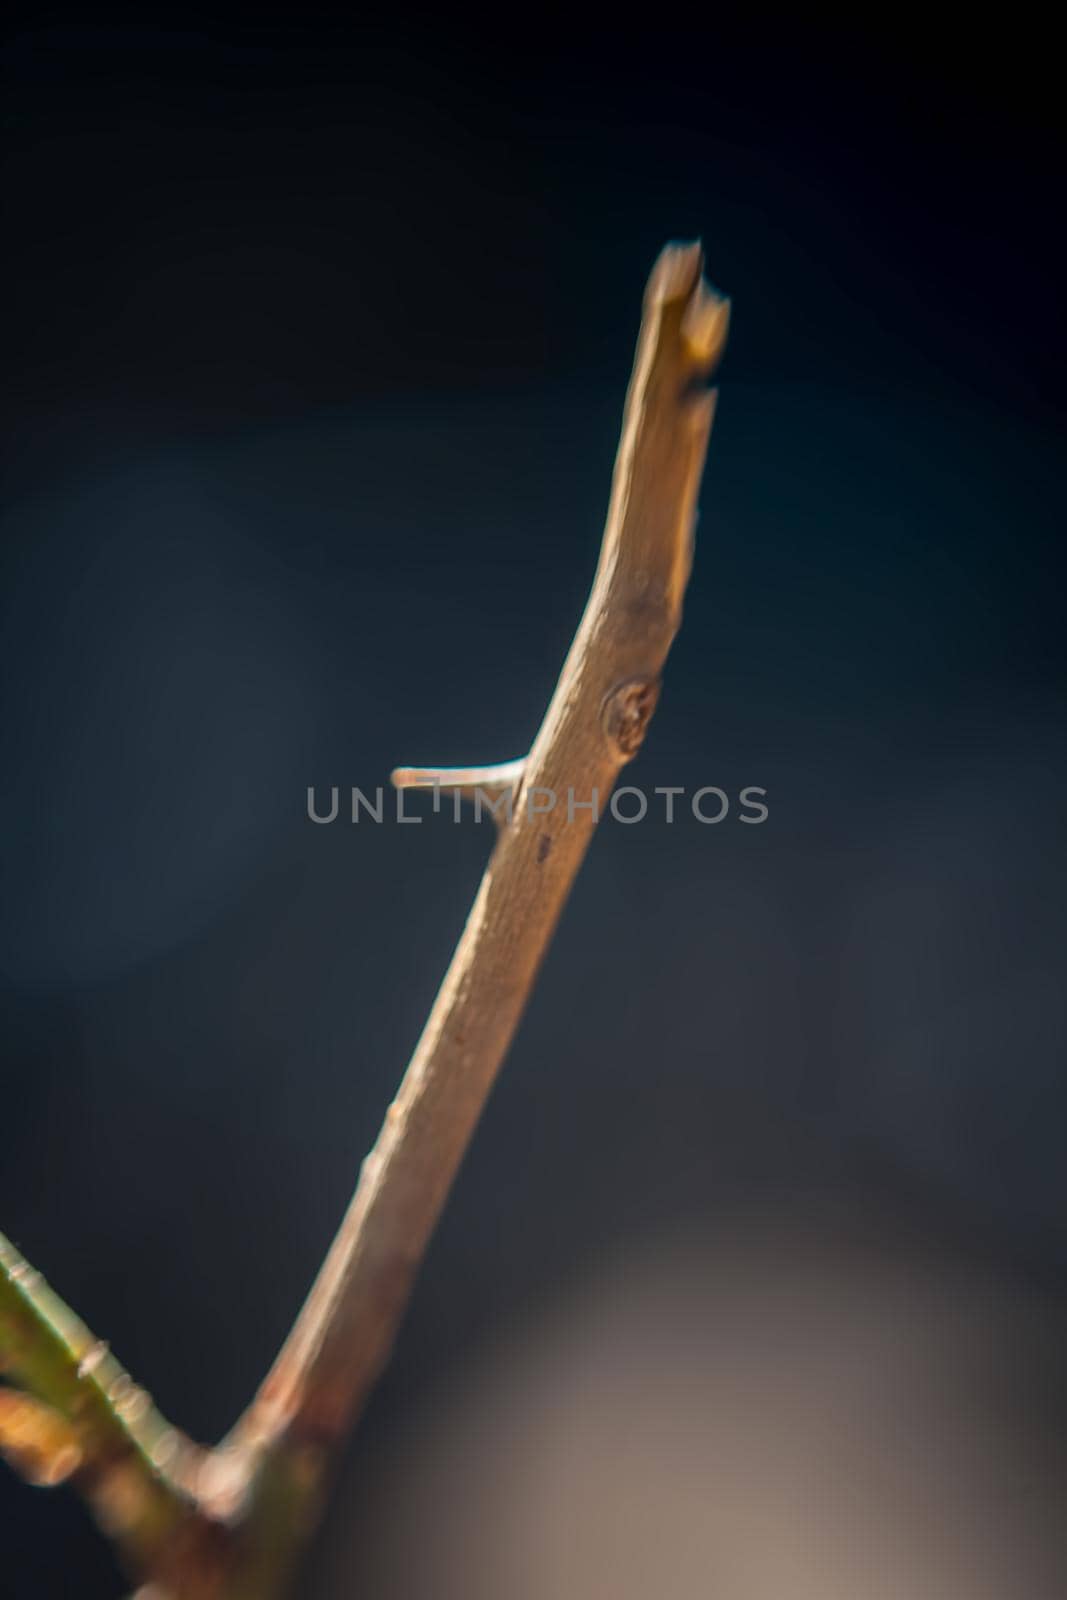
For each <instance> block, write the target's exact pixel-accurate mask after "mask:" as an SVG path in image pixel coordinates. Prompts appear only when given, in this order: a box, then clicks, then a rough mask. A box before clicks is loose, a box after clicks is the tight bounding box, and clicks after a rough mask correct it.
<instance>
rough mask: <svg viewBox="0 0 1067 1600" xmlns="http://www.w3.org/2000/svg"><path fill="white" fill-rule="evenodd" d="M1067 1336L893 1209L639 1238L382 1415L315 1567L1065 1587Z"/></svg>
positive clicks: (676, 1597)
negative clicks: (904, 1223) (897, 1217)
mask: <svg viewBox="0 0 1067 1600" xmlns="http://www.w3.org/2000/svg"><path fill="white" fill-rule="evenodd" d="M805 1213H806V1214H805ZM1065 1335H1067V1314H1065V1307H1064V1306H1063V1304H1062V1302H1061V1303H1060V1304H1059V1305H1056V1304H1055V1303H1052V1304H1050V1303H1049V1302H1048V1300H1047V1299H1046V1298H1045V1297H1043V1296H1042V1295H1040V1294H1037V1293H1034V1292H1033V1291H1029V1292H1028V1291H1025V1290H1023V1289H1021V1288H1020V1286H1019V1285H1017V1284H1015V1285H1013V1284H1012V1283H1011V1282H1010V1281H1007V1280H1005V1279H1004V1278H1003V1277H998V1276H997V1275H996V1274H994V1273H991V1272H990V1271H988V1270H981V1269H980V1268H979V1267H978V1266H977V1265H975V1264H973V1263H971V1264H969V1265H968V1264H966V1263H965V1262H963V1261H961V1259H960V1258H959V1257H958V1256H953V1255H952V1254H949V1253H947V1252H946V1253H944V1254H940V1253H938V1252H936V1251H934V1250H933V1249H932V1248H931V1246H930V1243H929V1240H928V1239H926V1240H925V1241H922V1240H920V1239H918V1238H916V1237H915V1236H911V1237H908V1236H906V1235H905V1233H904V1231H903V1230H902V1229H901V1228H900V1227H899V1223H898V1224H897V1225H896V1226H894V1225H893V1224H891V1223H889V1222H888V1221H887V1219H886V1218H885V1217H882V1218H880V1219H877V1220H876V1219H875V1218H874V1217H873V1216H872V1215H870V1214H868V1215H867V1216H866V1217H861V1216H860V1215H858V1214H855V1213H854V1214H853V1215H852V1216H850V1217H846V1216H844V1215H843V1214H841V1212H840V1210H838V1211H837V1214H836V1215H835V1214H834V1211H833V1210H832V1209H823V1210H819V1211H818V1212H816V1211H813V1210H811V1209H810V1208H805V1207H801V1208H800V1209H799V1211H798V1209H797V1208H796V1207H794V1208H791V1209H790V1211H789V1212H788V1213H786V1214H782V1213H781V1212H774V1211H768V1212H764V1213H762V1214H753V1213H752V1212H750V1211H749V1212H744V1211H742V1212H735V1213H734V1214H727V1215H724V1216H723V1217H722V1219H721V1221H720V1224H719V1226H718V1228H717V1229H716V1230H715V1232H714V1233H712V1234H710V1235H702V1236H700V1237H696V1238H694V1237H693V1236H692V1235H690V1236H688V1237H687V1236H686V1235H685V1234H684V1233H681V1234H660V1235H653V1236H651V1237H649V1238H645V1239H644V1240H642V1241H640V1242H638V1241H630V1242H629V1244H628V1245H627V1246H619V1247H617V1248H616V1250H615V1251H614V1252H613V1253H612V1254H611V1255H610V1256H609V1257H606V1258H605V1259H604V1260H602V1261H601V1262H600V1263H599V1264H598V1265H597V1267H596V1268H595V1270H592V1271H591V1272H590V1273H589V1274H588V1276H587V1278H586V1279H585V1281H584V1282H583V1283H582V1285H581V1288H580V1289H579V1290H577V1291H576V1292H574V1293H572V1294H570V1295H567V1296H563V1297H561V1298H559V1299H558V1300H556V1301H555V1302H553V1303H551V1304H548V1305H544V1306H542V1307H539V1308H538V1310H537V1312H536V1313H535V1314H534V1315H532V1316H531V1317H530V1318H529V1320H528V1321H527V1322H526V1323H525V1324H523V1325H521V1326H519V1325H515V1326H513V1327H511V1328H510V1329H508V1330H507V1331H505V1332H503V1333H501V1335H500V1336H499V1337H498V1338H496V1339H493V1340H489V1339H487V1340H484V1341H483V1342H482V1343H481V1344H480V1345H479V1346H478V1347H477V1348H475V1349H472V1350H470V1351H469V1352H467V1356H466V1359H464V1360H463V1361H460V1362H457V1363H456V1370H455V1371H454V1372H452V1373H450V1374H449V1375H448V1377H447V1378H446V1379H444V1380H442V1381H439V1382H438V1384H437V1385H436V1386H435V1388H434V1390H433V1392H432V1393H431V1394H430V1395H429V1396H428V1397H427V1398H426V1399H425V1401H424V1402H423V1403H422V1404H421V1405H419V1406H416V1407H414V1408H413V1409H412V1410H411V1412H410V1414H409V1415H408V1416H407V1417H406V1418H405V1420H404V1422H403V1425H402V1426H401V1427H400V1428H398V1429H397V1430H396V1431H395V1433H391V1434H390V1435H389V1436H388V1437H385V1438H382V1439H381V1440H380V1441H379V1446H378V1448H377V1450H376V1451H375V1453H374V1454H373V1456H372V1457H369V1458H367V1459H365V1460H364V1463H363V1481H362V1483H361V1484H360V1486H359V1487H358V1488H357V1489H355V1491H354V1492H350V1493H349V1494H348V1495H347V1497H346V1498H345V1499H344V1500H343V1501H342V1503H341V1504H340V1505H339V1506H338V1508H337V1510H336V1512H335V1514H334V1515H333V1516H332V1518H331V1524H330V1534H329V1541H328V1544H327V1547H326V1549H325V1550H324V1552H323V1555H322V1558H321V1563H320V1565H319V1567H318V1571H317V1574H316V1579H315V1582H314V1583H313V1585H312V1589H313V1593H314V1595H315V1596H316V1597H320V1596H321V1597H322V1600H347V1597H348V1596H351V1595H355V1594H365V1593H366V1594H375V1595H378V1596H381V1597H390V1600H391V1597H394V1596H395V1597H397V1600H400V1597H403V1600H499V1597H500V1596H503V1595H506V1596H508V1597H509V1600H546V1597H549V1596H551V1597H552V1600H650V1597H653V1596H654V1597H656V1600H693V1597H695V1596H706V1597H708V1600H718V1597H723V1600H782V1597H784V1596H789V1597H793V1600H916V1597H917V1596H922V1597H923V1600H1008V1597H1014V1596H1026V1597H1027V1600H1057V1597H1058V1596H1061V1595H1062V1594H1063V1593H1064V1592H1065V1591H1067V1551H1065V1549H1064V1544H1063V1539H1062V1520H1063V1507H1064V1495H1065V1492H1067V1442H1065V1433H1064V1427H1063V1424H1064V1421H1065V1414H1064V1400H1065V1398H1067V1397H1065V1394H1064V1388H1063V1376H1064V1371H1063V1363H1062V1356H1061V1352H1062V1349H1063V1343H1064V1338H1065Z"/></svg>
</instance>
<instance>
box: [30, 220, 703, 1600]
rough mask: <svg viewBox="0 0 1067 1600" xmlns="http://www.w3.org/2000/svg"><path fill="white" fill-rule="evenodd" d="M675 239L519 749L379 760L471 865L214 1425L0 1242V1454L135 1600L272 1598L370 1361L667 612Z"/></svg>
mask: <svg viewBox="0 0 1067 1600" xmlns="http://www.w3.org/2000/svg"><path fill="white" fill-rule="evenodd" d="M702 266H703V257H702V253H701V250H700V247H699V246H698V245H672V246H668V247H667V248H666V249H665V250H664V251H663V253H662V255H661V256H660V258H659V261H658V262H657V264H656V266H655V268H654V270H653V272H652V276H651V278H650V280H649V283H648V287H647V290H646V292H645V299H644V308H643V316H642V322H641V329H640V335H639V338H638V344H637V353H636V358H635V363H634V370H633V376H632V378H631V382H630V387H629V391H628V394H627V398H626V406H625V412H624V418H623V428H622V438H621V443H620V446H619V452H618V457H617V460H616V464H615V471H614V476H613V480H612V489H611V500H610V506H609V511H608V518H607V525H606V529H605V533H604V540H603V544H602V548H601V553H600V559H599V563H598V566H597V570H596V576H595V579H594V582H593V587H592V592H591V594H590V597H589V601H588V604H587V606H586V609H585V612H584V615H583V617H582V619H581V622H580V624H579V627H578V630H577V633H576V635H575V638H574V642H573V644H572V646H571V649H570V652H569V653H568V655H567V658H566V661H565V662H564V664H563V669H562V672H561V675H560V679H559V683H558V685H557V687H556V690H555V693H554V694H553V696H552V699H551V701H550V703H549V706H548V709H547V711H546V713H545V717H544V720H543V722H542V724H541V728H540V730H539V732H538V734H537V737H536V738H535V739H534V742H533V745H532V747H531V749H530V751H529V753H528V755H526V756H525V757H524V758H523V759H522V760H518V761H508V762H504V763H502V764H499V765H496V766H490V767H458V768H446V767H442V768H432V767H401V768H398V769H397V770H396V771H395V772H394V773H393V782H394V784H395V785H396V786H397V787H398V788H399V789H430V790H432V791H434V793H435V803H436V796H437V792H438V791H440V790H448V791H453V792H455V793H457V794H458V795H459V796H461V797H463V798H465V799H468V800H471V801H473V802H474V803H475V805H476V806H479V805H480V804H482V803H483V802H484V805H485V808H487V809H490V810H491V812H492V814H493V816H494V820H495V821H496V823H497V837H496V843H495V848H494V850H493V854H492V858H491V860H490V862H489V865H488V867H487V869H486V873H485V876H484V877H483V879H482V883H481V886H480V888H479V890H478V893H477V896H476V898H475V901H474V905H473V907H472V909H471V912H470V915H469V917H468V919H467V924H466V927H465V928H464V930H463V933H462V936H461V938H460V940H459V944H458V946H457V948H456V952H455V954H454V956H453V958H452V962H451V965H450V966H449V969H448V972H447V973H446V975H445V978H444V981H443V982H442V985H441V988H440V991H439V992H438V995H437V999H436V1001H435V1002H434V1005H433V1008H432V1010H431V1012H430V1016H429V1019H428V1020H427V1023H426V1026H425V1028H424V1030H423V1034H422V1037H421V1038H420V1039H419V1041H418V1044H417V1045H416V1047H415V1052H414V1054H413V1056H412V1059H411V1062H410V1065H409V1066H408V1069H407V1071H406V1073H405V1075H404V1078H403V1081H402V1082H401V1085H400V1088H399V1090H398V1093H397V1096H396V1098H395V1100H394V1101H393V1103H392V1105H391V1106H390V1107H389V1109H388V1111H387V1113H386V1116H385V1120H384V1122H383V1125H382V1128H381V1132H380V1133H379V1135H378V1139H377V1141H376V1143H375V1145H374V1148H373V1150H372V1151H371V1152H370V1154H369V1155H368V1156H367V1158H366V1160H365V1161H364V1163H363V1167H362V1170H361V1173H360V1178H359V1183H358V1185H357V1187H356V1191H355V1194H354V1196H353V1199H352V1202H351V1204H350V1206H349V1209H348V1212H347V1214H346V1216H345V1218H344V1220H343V1221H342V1223H341V1227H340V1229H339V1231H338V1233H337V1236H336V1238H335V1239H334V1242H333V1244H332V1245H331V1247H330V1249H329V1251H328V1253H327V1256H326V1259H325V1261H324V1263H323V1265H322V1268H321V1270H320V1272H319V1275H318V1277H317V1279H316V1281H315V1283H314V1285H313V1287H312V1289H311V1292H310V1294H309V1296H308V1298H307V1301H306V1302H305V1304H304V1307H303V1309H302V1310H301V1312H300V1314H299V1315H298V1317H297V1319H296V1322H295V1324H294V1326H293V1328H292V1331H291V1333H290V1334H289V1337H288V1338H287V1340H286V1342H285V1344H284V1346H283V1347H282V1350H281V1352H280V1354H279V1355H278V1358H277V1360H276V1361H275V1363H274V1366H273V1367H272V1369H271V1371H270V1372H269V1373H268V1375H267V1377H266V1379H265V1380H264V1382H263V1384H262V1386H261V1388H260V1390H259V1392H258V1394H257V1395H256V1396H255V1398H254V1399H253V1401H252V1403H251V1405H250V1406H249V1407H248V1409H247V1411H246V1412H245V1413H244V1415H243V1416H242V1418H241V1419H240V1421H239V1422H238V1423H237V1425H236V1427H235V1428H234V1430H233V1432H232V1433H231V1434H230V1436H229V1437H228V1438H227V1439H226V1440H224V1441H223V1442H222V1444H221V1445H219V1446H217V1447H216V1448H215V1449H213V1450H205V1449H201V1448H200V1447H198V1446H195V1445H193V1444H191V1443H190V1442H189V1441H188V1440H187V1439H186V1438H185V1437H184V1436H183V1435H182V1434H181V1433H180V1432H179V1431H178V1430H177V1429H175V1428H173V1427H171V1425H170V1424H169V1423H167V1422H166V1421H165V1420H164V1419H163V1418H162V1417H160V1416H159V1414H158V1413H157V1411H156V1410H155V1407H154V1406H153V1405H152V1402H151V1400H150V1399H149V1397H148V1396H147V1395H146V1394H144V1392H143V1391H142V1390H140V1389H138V1388H137V1386H136V1385H134V1384H133V1382H132V1380H131V1379H130V1378H129V1377H128V1376H127V1375H126V1374H125V1373H124V1372H123V1370H122V1368H121V1367H120V1366H119V1365H118V1363H117V1362H116V1361H115V1359H114V1357H113V1356H112V1355H111V1353H110V1351H109V1350H108V1349H107V1347H106V1345H104V1344H102V1343H101V1342H99V1341H97V1340H96V1339H94V1338H93V1336H92V1335H91V1334H90V1333H89V1331H88V1330H87V1329H86V1328H85V1327H84V1325H83V1324H82V1323H80V1322H79V1321H78V1319H77V1318H76V1317H74V1315H73V1314H72V1313H71V1312H70V1311H69V1310H68V1309H67V1307H66V1306H64V1305H63V1304H62V1302H61V1301H59V1300H58V1298H57V1297H56V1296H55V1295H53V1294H52V1292H51V1291H50V1290H49V1289H48V1288H47V1287H46V1286H45V1285H44V1284H43V1282H42V1281H41V1280H40V1279H39V1277H38V1276H37V1275H36V1274H34V1273H33V1272H32V1269H30V1268H29V1267H28V1266H27V1264H26V1263H25V1262H24V1261H23V1260H22V1258H21V1257H20V1256H19V1255H18V1253H17V1252H16V1251H15V1250H14V1249H13V1247H12V1246H10V1245H8V1244H7V1242H6V1241H2V1240H0V1376H2V1377H4V1378H6V1379H7V1380H8V1385H7V1386H6V1387H5V1386H2V1385H0V1450H3V1451H4V1452H5V1453H6V1454H7V1455H8V1457H9V1459H10V1460H11V1461H12V1462H13V1464H14V1465H15V1466H16V1468H18V1469H19V1470H21V1471H22V1472H23V1473H24V1475H26V1476H27V1477H29V1478H30V1479H31V1481H36V1482H43V1483H53V1482H58V1481H61V1480H62V1479H64V1478H69V1479H71V1480H72V1481H73V1482H75V1483H76V1484H77V1485H78V1486H79V1487H80V1488H81V1489H82V1490H83V1491H84V1492H85V1494H86V1496H87V1498H88V1499H89V1501H90V1503H91V1504H92V1506H93V1507H94V1509H95V1511H96V1513H97V1515H98V1517H99V1518H100V1520H101V1522H102V1523H103V1525H104V1527H105V1528H106V1530H107V1531H108V1532H109V1533H110V1534H111V1535H112V1536H113V1538H114V1539H115V1541H116V1543H117V1545H118V1548H119V1550H120V1553H121V1555H122V1556H123V1557H124V1559H125V1561H126V1563H127V1565H128V1566H129V1568H130V1570H131V1572H132V1573H133V1574H134V1576H135V1577H136V1578H137V1580H138V1581H140V1582H142V1583H143V1584H144V1585H145V1586H146V1587H145V1588H143V1589H142V1590H141V1591H140V1592H139V1593H140V1595H141V1600H148V1596H149V1595H151V1600H274V1597H276V1596H280V1595H282V1594H283V1593H284V1592H285V1590H286V1587H287V1583H288V1579H289V1576H290V1574H291V1570H292V1566H293V1562H294V1560H295V1558H296V1555H297V1553H298V1550H299V1548H300V1545H301V1544H302V1542H303V1541H304V1539H305V1538H306V1536H307V1533H308V1531H309V1528H310V1527H311V1525H312V1524H313V1522H314V1518H315V1515H316V1512H317V1508H318V1504H319V1501H320V1498H321V1494H322V1489H323V1484H324V1481H325V1478H326V1476H327V1473H328V1469H329V1466H330V1464H331V1462H332V1461H333V1460H334V1459H335V1458H336V1454H337V1451H338V1449H339V1447H340V1445H341V1444H342V1442H343V1440H344V1438H345V1437H346V1435H347V1434H348V1432H349V1430H350V1428H351V1426H352V1424H353V1422H354V1420H355V1418H356V1417H357V1415H358V1413H359V1411H360V1409H361V1407H362V1406H363V1404H364V1402H365V1400H366V1398H367V1395H368V1393H369V1391H370V1389H371V1387H372V1385H373V1383H374V1381H375V1379H376V1378H377V1376H378V1374H379V1372H380V1371H381V1369H382V1367H383V1365H384V1364H385V1362H386V1360H387V1358H388V1355H389V1351H390V1348H391V1346H392V1342H393V1338H394V1335H395V1333H396V1329H397V1327H398V1324H399V1322H400V1319H401V1317H402V1314H403V1311H404V1308H405V1306H406V1304H407V1300H408V1296H409V1293H410V1289H411V1285H412V1281H413V1279H414V1276H415V1273H416V1270H417V1267H418V1264H419V1262H420V1260H421V1258H422V1255H423V1253H424V1251H425V1249H426V1246H427V1244H428V1242H429V1239H430V1236H431V1234H432V1232H433V1229H434V1226H435V1224H436V1221H437V1218H438V1216H439V1214H440V1211H441V1208H442V1206H443V1205H444V1201H445V1198H446V1196H447V1193H448V1190H449V1188H450V1187H451V1184H452V1182H453V1179H454V1178H455V1175H456V1172H457V1169H458V1167H459V1164H460V1162H461V1160H462V1158H463V1154H464V1152H465V1150H466V1148H467V1145H468V1142H469V1140H470V1137H471V1134H472V1133H473V1131H474V1127H475V1125H476V1123H477V1121H478V1117H479V1115H480V1113H481V1110H482V1107H483V1105H484V1103H485V1100H486V1098H487V1096H488V1094H489V1091H490V1089H491V1087H492V1084H493V1081H494V1079H495V1077H496V1075H497V1072H498V1070H499V1068H500V1065H501V1063H502V1061H503V1058H504V1055H505V1053H506V1051H507V1049H508V1046H509V1044H510V1042H511V1039H512V1037H513V1035H514V1033H515V1029H516V1027H517V1026H518V1023H519V1019H520V1017H521V1015H522V1012H523V1010H524V1008H525V1005H526V1002H527V999H528V997H529V994H530V991H531V989H532V986H533V983H534V980H535V978H536V975H537V971H538V969H539V967H540V964H541V961H542V958H543V956H544V953H545V951H546V949H547V947H548V944H549V942H550V941H551V938H552V935H553V933H554V931H555V927H556V924H557V921H558V919H559V916H560V913H561V911H562V909H563V906H564V903H565V901H566V899H567V895H568V893H569V891H570V888H571V885H572V883H573V881H574V878H575V875H576V873H577V871H578V868H579V867H580V865H581V862H582V858H583V857H584V855H585V851H586V849H587V848H588V845H589V842H590V839H591V837H592V833H593V829H594V827H595V826H596V821H597V816H596V813H595V811H594V809H593V807H586V806H583V805H575V806H573V807H571V806H568V807H567V808H566V811H563V810H561V809H560V808H559V807H558V806H554V807H552V808H551V809H548V810H545V809H542V808H540V807H538V806H537V805H535V804H533V803H531V804H529V805H522V804H519V803H517V802H518V801H519V799H520V798H521V796H522V795H523V794H525V795H526V796H528V797H529V798H530V800H531V802H532V801H533V797H534V795H535V793H536V792H537V791H547V792H548V793H551V794H553V795H559V794H561V793H570V794H574V795H579V794H580V795H583V796H585V795H590V794H592V793H596V794H597V795H599V796H602V797H604V798H606V797H607V796H608V795H609V794H610V792H611V788H612V786H613V784H614V782H615V779H616V777H617V776H618V773H619V771H620V770H621V768H622V767H623V766H624V765H625V764H626V763H627V762H628V761H631V760H632V759H633V758H634V756H636V754H637V753H638V751H639V749H640V747H641V744H642V742H643V740H644V737H645V734H646V732H647V729H648V725H649V721H650V719H651V717H652V714H653V712H654V710H655V706H656V701H657V699H658V696H659V689H660V680H661V675H662V671H663V666H664V663H665V661H666V658H667V653H668V651H669V649H670V646H671V642H672V640H673V639H674V636H675V634H676V632H677V630H678V627H679V625H680V623H681V618H682V601H683V596H684V593H685V587H686V583H687V581H688V578H689V571H690V566H691V563H692V535H693V527H694V521H695V514H696V500H697V492H698V488H699V484H700V478H701V473H702V470H703V465H704V457H705V452H706V449H707V443H708V436H709V433H710V430H711V424H712V417H713V413H714V402H715V396H714V393H713V392H711V391H709V389H708V388H707V381H708V379H709V377H710V375H711V373H712V371H713V370H714V368H715V366H716V364H717V363H718V360H719V357H720V355H721V353H722V349H723V346H724V343H725V339H726V331H727V323H728V314H729V312H728V303H727V302H726V301H725V300H723V299H722V298H720V297H719V296H718V295H717V294H715V293H714V292H713V291H712V290H711V289H709V287H708V286H707V284H706V283H705V282H704V280H703V278H702V275H701V273H702Z"/></svg>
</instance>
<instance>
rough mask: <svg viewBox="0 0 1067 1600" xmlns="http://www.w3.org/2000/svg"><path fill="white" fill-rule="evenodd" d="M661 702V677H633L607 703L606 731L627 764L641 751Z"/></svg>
mask: <svg viewBox="0 0 1067 1600" xmlns="http://www.w3.org/2000/svg"><path fill="white" fill-rule="evenodd" d="M658 700H659V679H658V678H652V679H650V678H632V679H631V680H630V681H629V682H628V683H622V684H620V685H619V687H618V688H617V689H613V690H612V691H611V693H610V694H609V695H608V698H607V699H606V700H605V702H604V710H603V712H602V713H601V722H602V724H603V728H604V732H605V733H606V734H607V736H608V739H609V740H610V741H611V744H612V745H613V747H614V749H615V751H616V753H617V754H618V755H619V756H620V757H621V759H622V760H623V761H632V760H633V758H634V756H635V755H636V754H637V752H638V751H639V750H640V748H641V746H642V744H643V743H644V740H645V734H646V733H647V732H648V725H649V723H650V722H651V720H652V713H653V711H655V709H656V702H657V701H658Z"/></svg>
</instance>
